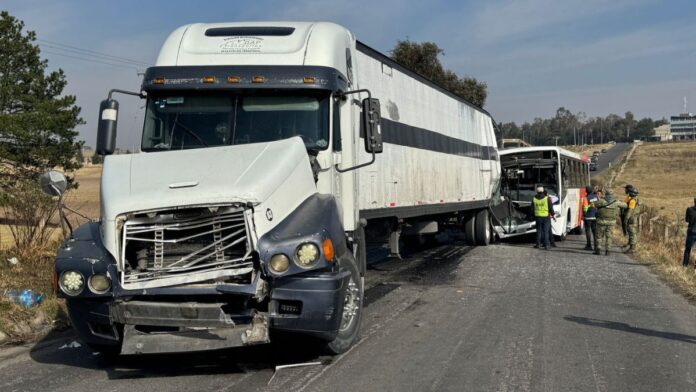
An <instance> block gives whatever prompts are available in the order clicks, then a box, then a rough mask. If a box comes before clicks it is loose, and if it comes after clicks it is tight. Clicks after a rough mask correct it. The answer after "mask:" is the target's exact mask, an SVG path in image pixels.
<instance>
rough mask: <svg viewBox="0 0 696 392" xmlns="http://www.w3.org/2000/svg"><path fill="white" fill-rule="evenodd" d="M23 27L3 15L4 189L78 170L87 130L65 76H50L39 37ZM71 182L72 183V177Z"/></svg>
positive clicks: (0, 123)
mask: <svg viewBox="0 0 696 392" xmlns="http://www.w3.org/2000/svg"><path fill="white" fill-rule="evenodd" d="M23 30H24V22H22V21H20V20H18V19H16V18H15V17H13V16H11V15H10V14H9V13H8V12H7V11H2V12H0V162H1V163H2V165H0V188H2V189H7V188H8V187H11V186H13V185H15V184H16V183H17V182H18V181H22V180H24V181H34V180H36V178H37V177H38V175H39V174H41V173H42V172H43V171H45V170H48V169H51V168H54V167H61V168H62V169H63V170H65V171H66V172H68V174H69V172H71V171H74V170H76V169H78V168H79V167H80V166H81V165H82V162H80V161H78V160H77V159H76V157H77V154H78V151H80V150H81V148H82V144H83V142H80V141H77V140H76V138H77V135H78V133H77V132H76V131H75V130H74V128H75V126H77V125H79V124H83V123H84V122H83V120H82V119H81V118H80V107H79V106H76V105H75V96H72V95H64V96H62V95H61V94H62V93H63V89H64V88H65V86H66V84H67V81H66V79H65V74H64V72H63V70H61V69H58V70H57V71H53V72H47V70H46V68H47V67H48V61H47V60H42V59H41V58H40V49H39V46H38V45H36V44H35V43H34V42H35V41H36V34H35V33H34V32H33V31H27V32H23ZM69 180H70V181H71V182H72V178H71V177H69Z"/></svg>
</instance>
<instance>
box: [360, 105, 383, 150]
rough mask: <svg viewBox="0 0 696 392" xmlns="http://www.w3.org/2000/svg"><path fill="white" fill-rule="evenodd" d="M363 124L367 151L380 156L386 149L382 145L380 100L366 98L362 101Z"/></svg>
mask: <svg viewBox="0 0 696 392" xmlns="http://www.w3.org/2000/svg"><path fill="white" fill-rule="evenodd" d="M362 122H363V129H364V130H365V151H367V152H369V153H375V154H379V153H381V152H382V150H383V149H384V146H383V144H382V129H381V128H380V123H381V112H380V106H379V99H376V98H365V99H363V101H362Z"/></svg>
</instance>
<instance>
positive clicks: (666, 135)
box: [650, 124, 672, 142]
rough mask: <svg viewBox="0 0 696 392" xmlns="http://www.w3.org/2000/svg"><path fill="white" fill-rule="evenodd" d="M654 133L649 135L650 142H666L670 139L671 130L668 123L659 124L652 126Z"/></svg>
mask: <svg viewBox="0 0 696 392" xmlns="http://www.w3.org/2000/svg"><path fill="white" fill-rule="evenodd" d="M653 132H655V133H654V135H653V136H651V137H650V141H651V142H668V141H671V140H672V130H671V128H670V124H664V125H660V126H659V127H657V128H653Z"/></svg>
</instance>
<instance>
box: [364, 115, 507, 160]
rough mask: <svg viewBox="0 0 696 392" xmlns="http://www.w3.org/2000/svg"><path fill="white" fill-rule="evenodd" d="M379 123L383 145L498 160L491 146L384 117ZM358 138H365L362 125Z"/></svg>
mask: <svg viewBox="0 0 696 392" xmlns="http://www.w3.org/2000/svg"><path fill="white" fill-rule="evenodd" d="M380 122H381V124H380V127H381V130H382V142H383V143H388V144H396V145H399V146H404V147H412V148H418V149H421V150H428V151H434V152H440V153H443V154H451V155H457V156H462V157H469V158H475V159H483V160H498V152H497V151H496V149H495V148H494V147H491V146H485V145H481V144H477V143H472V142H468V141H466V140H461V139H457V138H454V137H451V136H447V135H443V134H441V133H438V132H434V131H431V130H428V129H424V128H418V127H414V126H412V125H408V124H404V123H400V122H398V121H392V120H389V119H387V118H384V117H382V119H381V120H380ZM360 137H362V138H365V131H364V130H363V129H362V123H361V127H360Z"/></svg>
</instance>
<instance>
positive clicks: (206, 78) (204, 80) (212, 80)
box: [203, 76, 215, 83]
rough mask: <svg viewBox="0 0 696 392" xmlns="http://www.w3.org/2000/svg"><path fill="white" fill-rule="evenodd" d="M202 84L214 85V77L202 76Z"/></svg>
mask: <svg viewBox="0 0 696 392" xmlns="http://www.w3.org/2000/svg"><path fill="white" fill-rule="evenodd" d="M203 83H215V76H204V77H203Z"/></svg>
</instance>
